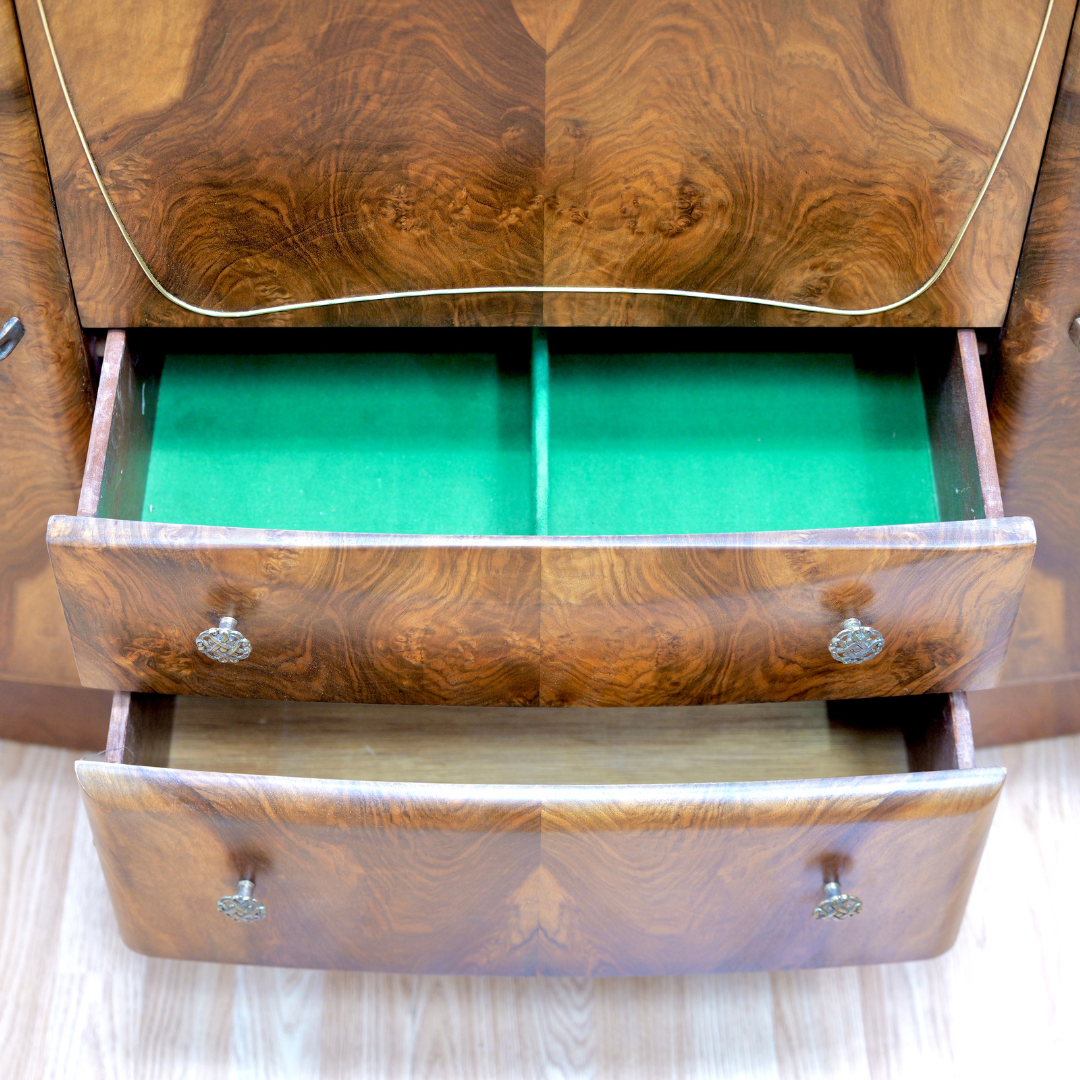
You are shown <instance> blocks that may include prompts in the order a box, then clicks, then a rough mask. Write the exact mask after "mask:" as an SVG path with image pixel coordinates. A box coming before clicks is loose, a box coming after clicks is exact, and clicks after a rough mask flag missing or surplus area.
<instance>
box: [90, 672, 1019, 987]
mask: <svg viewBox="0 0 1080 1080" xmlns="http://www.w3.org/2000/svg"><path fill="white" fill-rule="evenodd" d="M763 709H764V710H767V711H768V715H761V716H758V715H756V713H755V710H757V711H760V710H763ZM830 709H831V710H832V713H833V715H831V716H828V717H827V716H826V707H825V705H824V704H820V703H801V704H796V705H786V706H783V707H780V706H722V707H715V708H704V709H655V710H612V711H611V714H608V710H581V712H583V713H585V714H586V715H585V716H584V717H582V716H580V715H578V716H574V717H571V715H570V714H571V713H574V712H577V711H576V710H552V711H549V712H547V713H546V714H545V713H542V712H541V713H538V712H537V711H535V710H527V711H526V712H525V716H524V717H522V716H521V715H520V713H521V710H512V709H500V710H468V709H445V708H443V709H439V708H436V709H396V710H395V709H393V708H387V707H379V706H374V707H373V706H366V707H365V706H340V705H339V706H328V705H303V704H297V703H288V702H256V701H247V702H224V701H210V700H207V699H198V698H188V699H185V698H177V699H175V700H174V699H172V698H167V697H165V698H162V697H155V696H152V695H137V694H136V695H129V694H126V693H120V694H117V695H116V701H115V705H114V711H113V728H112V732H111V735H110V745H109V751H108V754H107V760H106V761H100V760H98V761H93V760H87V761H82V762H80V763H79V764H78V766H77V769H78V774H79V782H80V784H81V785H82V788H83V792H84V797H85V800H86V806H87V810H88V812H89V814H90V820H91V825H92V828H93V831H94V839H95V843H96V846H97V850H98V852H99V854H100V856H101V860H102V865H103V867H104V869H105V874H106V878H107V879H108V883H109V889H110V893H111V895H112V899H113V903H114V905H115V908H116V912H117V916H118V919H119V921H120V927H121V932H122V934H123V936H124V940H125V941H126V942H127V943H128V945H130V946H131V947H132V948H134V949H137V950H139V951H141V952H145V953H148V954H150V955H153V956H165V957H178V958H183V959H198V960H212V961H215V962H218V963H221V962H233V963H260V964H275V965H282V964H284V965H295V966H301V967H326V968H346V969H350V968H352V969H362V970H375V971H398V972H439V973H475V974H481V973H483V974H504V975H526V974H547V975H661V974H676V973H692V972H693V973H700V972H714V971H742V970H756V969H768V968H791V967H821V966H831V965H842V964H856V963H877V962H884V961H898V960H914V959H920V958H924V957H928V956H933V955H936V954H938V953H940V952H942V951H944V950H945V949H947V948H948V947H949V946H950V945H951V944H952V941H953V939H954V938H955V936H956V933H957V930H958V928H959V923H960V919H961V916H962V914H963V910H964V906H965V903H966V900H967V895H968V892H969V890H970V887H971V882H972V879H973V877H974V873H975V869H976V867H977V864H978V860H979V855H980V853H981V850H982V846H983V843H984V840H985V837H986V832H987V829H988V828H989V825H990V820H991V818H992V815H993V812H994V807H995V803H996V799H997V795H998V791H999V789H1000V787H1001V783H1002V780H1003V779H1004V770H1002V769H975V768H972V767H971V766H972V749H971V739H970V728H969V725H968V721H967V710H966V705H965V703H964V698H963V695H960V694H955V695H952V696H951V697H947V698H946V697H923V698H917V699H911V700H904V701H898V702H888V701H886V702H882V701H860V702H848V703H844V704H843V706H830ZM515 713H517V715H514V714H515ZM492 714H494V715H492ZM549 722H550V723H551V724H552V725H553V726H552V729H551V731H550V733H549V736H548V738H544V737H543V734H542V732H543V727H544V725H545V724H546V723H549ZM862 741H865V742H866V743H867V747H866V748H865V751H863V750H862V748H861V747H860V746H859V744H860V742H862ZM639 742H640V744H641V745H639ZM892 747H895V749H892ZM725 751H727V752H725ZM785 751H786V752H785ZM525 755H527V756H528V757H529V758H530V759H531V760H532V761H533V762H534V763H535V770H536V773H535V774H536V775H538V776H542V777H545V778H546V780H545V782H537V783H513V782H511V783H507V782H506V780H507V779H513V778H516V777H519V776H520V775H521V772H522V769H523V763H522V758H523V756H525ZM897 755H899V756H897ZM733 758H734V759H737V760H731V759H733ZM800 761H801V762H802V763H803V764H804V765H805V768H806V771H807V772H808V773H809V774H811V775H815V776H825V777H828V776H829V775H830V769H832V770H835V771H834V772H833V774H832V778H826V779H794V780H792V779H786V780H785V779H770V778H771V777H783V776H791V775H793V770H795V769H798V767H799V763H800ZM328 762H332V764H331V766H330V767H331V768H332V769H333V770H334V773H335V775H337V776H339V777H348V778H347V779H318V778H315V777H317V775H318V769H319V767H320V765H322V764H326V763H328ZM179 763H182V767H180V768H177V767H175V766H176V764H179ZM268 767H273V768H275V769H276V770H277V772H278V773H279V775H268V774H263V773H261V772H260V770H262V769H266V768H268ZM220 769H228V770H230V771H228V772H223V771H218V770H220ZM881 769H899V770H902V771H894V772H888V773H886V774H883V775H872V774H871V775H865V774H864V775H849V774H850V773H851V772H856V773H873V771H875V770H881ZM908 769H912V770H916V771H913V772H908V771H907V770H908ZM200 770H201V771H200ZM207 770H214V771H207ZM920 770H928V771H920ZM410 771H411V772H412V774H413V775H418V776H421V777H423V782H419V781H410V780H408V779H397V777H401V776H403V775H404V776H408V775H409V774H410ZM620 772H621V773H622V774H623V779H622V780H621V782H620V779H619V774H620ZM650 774H651V775H652V776H653V777H656V778H658V779H659V780H660V781H661V782H659V783H650V782H647V779H648V777H649V776H650ZM794 775H796V776H797V775H799V774H798V773H797V772H795V773H794ZM387 776H389V777H393V778H394V779H384V778H385V777H387ZM710 776H711V777H713V778H715V779H714V781H713V782H707V781H708V780H709V778H710ZM732 777H736V778H738V777H741V779H729V778H732ZM643 780H645V781H646V782H642V781H643ZM432 781H434V782H432ZM240 879H247V880H253V881H254V883H255V896H256V898H257V899H258V900H260V901H261V902H262V903H263V904H264V905H265V907H266V912H267V914H266V917H265V918H264V919H263V920H262V921H259V922H256V923H251V924H240V923H236V922H232V921H230V920H229V919H227V918H226V917H224V916H223V915H222V914H220V913H219V912H218V911H217V910H216V906H215V905H216V901H217V899H218V898H219V897H221V896H223V895H229V894H231V893H233V892H234V891H235V889H236V886H237V882H238V880H240ZM837 879H838V880H839V881H840V883H841V885H842V887H843V888H844V890H845V891H846V892H848V893H853V894H856V895H857V896H858V897H859V898H860V899H861V900H862V902H863V905H864V910H863V912H862V913H861V914H860V915H858V916H857V917H854V918H850V919H847V920H845V921H843V922H839V923H836V922H831V921H821V920H817V919H815V918H814V917H813V910H814V906H815V904H817V903H818V902H819V901H820V900H821V899H823V896H824V893H823V885H824V883H825V882H827V881H830V880H837Z"/></svg>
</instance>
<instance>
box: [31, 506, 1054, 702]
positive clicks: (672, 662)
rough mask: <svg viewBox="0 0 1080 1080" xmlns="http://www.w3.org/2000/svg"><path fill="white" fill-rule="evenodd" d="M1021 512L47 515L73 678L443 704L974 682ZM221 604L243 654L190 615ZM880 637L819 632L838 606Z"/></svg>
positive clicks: (212, 612) (109, 685) (1022, 527)
mask: <svg viewBox="0 0 1080 1080" xmlns="http://www.w3.org/2000/svg"><path fill="white" fill-rule="evenodd" d="M1034 542H1035V538H1034V531H1033V528H1032V525H1031V522H1030V521H1029V520H1028V519H1026V518H1004V519H996V520H994V519H990V520H977V521H962V522H951V523H946V524H932V525H915V526H887V527H881V528H860V529H834V530H819V531H808V532H800V533H756V534H736V535H727V536H700V537H693V538H686V537H647V538H632V537H629V538H599V539H581V540H577V539H573V540H566V539H559V538H551V537H520V538H482V537H481V538H468V537H466V538H454V537H438V538H424V537H393V536H379V537H375V536H360V535H347V534H332V533H301V532H267V531H261V530H251V529H229V528H210V527H198V526H174V525H159V524H153V523H145V522H132V521H120V520H114V519H105V518H88V517H82V518H76V517H57V518H54V519H53V520H52V522H51V525H50V530H49V546H50V550H51V552H52V559H53V568H54V571H55V573H56V579H57V583H58V585H59V588H60V594H61V597H62V598H63V601H64V607H65V610H66V612H67V618H68V625H69V629H70V631H71V637H72V641H73V643H74V646H75V653H76V657H77V659H78V662H79V670H80V673H81V676H82V679H83V681H84V683H85V684H86V685H89V686H95V687H102V688H106V689H120V690H134V691H149V692H155V693H168V694H172V693H181V694H203V695H212V696H213V695H216V696H224V697H263V698H292V699H300V700H325V701H359V702H370V703H378V702H385V703H399V704H446V705H613V706H614V705H663V704H672V705H682V704H685V705H694V704H712V703H722V702H734V701H770V700H773V701H776V700H795V699H805V698H816V699H827V698H844V697H877V696H886V695H895V694H923V693H937V692H945V691H951V690H958V689H973V688H979V687H983V686H990V685H992V684H993V680H994V677H995V675H996V672H997V669H998V667H999V666H1000V664H1001V661H1002V658H1003V656H1004V652H1005V648H1006V646H1007V644H1008V640H1009V634H1010V632H1011V630H1012V624H1013V620H1014V618H1015V614H1016V608H1017V605H1018V603H1019V599H1020V595H1021V592H1022V590H1023V583H1024V578H1025V575H1026V573H1027V569H1028V566H1029V564H1030V561H1031V557H1032V553H1033V550H1034ZM222 616H228V617H234V618H236V619H237V620H238V626H239V631H240V632H241V633H242V634H244V635H245V636H246V637H247V638H248V639H249V640H250V642H251V645H252V648H251V654H250V656H249V657H247V658H246V659H244V660H241V661H240V662H238V663H219V662H217V661H215V660H213V659H210V658H209V657H207V656H206V655H203V654H202V653H200V652H199V651H198V649H197V648H196V644H195V641H196V637H197V636H198V635H199V634H200V633H201V632H202V631H204V630H207V629H209V628H211V627H214V626H216V625H217V624H218V620H219V619H220V618H221V617H222ZM849 617H857V618H860V619H861V620H862V621H863V622H864V623H866V624H868V625H873V626H874V627H875V628H876V629H877V630H878V631H879V632H880V633H881V634H882V635H883V637H884V640H885V645H884V648H883V650H882V652H881V653H880V655H879V656H877V657H876V658H874V659H872V660H869V661H867V662H866V663H862V664H842V663H840V662H838V661H837V660H835V659H834V658H833V657H832V655H831V654H830V651H829V645H830V642H831V641H832V639H833V637H834V635H836V634H837V633H838V631H840V630H841V627H842V625H843V623H844V620H845V619H847V618H849Z"/></svg>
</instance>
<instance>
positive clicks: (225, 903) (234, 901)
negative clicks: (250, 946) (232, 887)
mask: <svg viewBox="0 0 1080 1080" xmlns="http://www.w3.org/2000/svg"><path fill="white" fill-rule="evenodd" d="M254 891H255V882H254V881H248V880H246V879H245V880H244V881H241V882H240V884H239V885H237V886H236V895H235V896H223V897H222V898H221V899H220V900H219V901H218V902H217V909H218V911H220V912H221V914H222V915H228V916H229V918H230V919H235V920H236V921H237V922H258V921H259V920H260V919H265V918H266V906H265V905H264V904H263V903H262V902H261V901H259V900H256V899H255V897H254V896H252V895H251V894H252V893H253V892H254Z"/></svg>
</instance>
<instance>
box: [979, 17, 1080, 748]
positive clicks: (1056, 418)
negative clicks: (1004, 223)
mask: <svg viewBox="0 0 1080 1080" xmlns="http://www.w3.org/2000/svg"><path fill="white" fill-rule="evenodd" d="M1078 161H1080V35H1077V34H1076V33H1075V32H1074V34H1073V38H1072V42H1071V44H1070V48H1069V55H1068V58H1067V62H1066V64H1065V69H1064V74H1063V76H1062V82H1061V88H1060V92H1059V95H1058V100H1057V104H1056V106H1055V111H1054V121H1053V124H1052V126H1051V129H1050V134H1049V137H1048V140H1047V145H1046V156H1045V160H1044V164H1043V169H1042V172H1041V174H1040V178H1039V187H1038V191H1037V193H1036V198H1035V202H1034V206H1033V209H1032V216H1031V224H1030V226H1029V229H1028V236H1027V242H1026V246H1025V249H1024V255H1023V258H1022V259H1021V261H1020V269H1019V274H1018V276H1017V282H1016V292H1015V294H1014V297H1013V301H1012V305H1011V307H1010V309H1009V318H1008V321H1007V323H1006V325H1005V332H1004V337H1003V339H1002V343H1001V354H1000V372H999V375H998V377H997V380H996V382H995V383H994V386H993V393H992V396H991V401H990V414H991V418H992V422H993V431H994V445H995V448H996V450H997V456H998V466H999V468H1000V471H1001V484H1002V496H1003V499H1004V504H1005V510H1006V512H1007V513H1010V514H1018V513H1019V514H1028V515H1030V516H1031V517H1032V518H1034V519H1035V523H1036V527H1037V528H1038V530H1039V549H1038V554H1037V556H1036V559H1035V562H1034V564H1033V566H1032V572H1031V579H1030V581H1029V584H1028V588H1027V591H1026V593H1025V596H1024V599H1023V602H1022V604H1021V608H1020V613H1019V618H1018V620H1017V628H1016V634H1015V636H1014V638H1013V643H1012V646H1011V648H1010V651H1009V655H1008V658H1007V661H1006V664H1005V667H1004V669H1003V671H1002V682H1003V683H1004V684H1006V685H1010V686H1019V685H1021V684H1025V683H1049V682H1051V681H1054V682H1056V681H1057V680H1061V679H1066V678H1076V677H1080V547H1078V545H1077V536H1078V535H1080V484H1078V483H1077V475H1078V472H1080V354H1078V352H1077V348H1076V346H1075V345H1074V344H1073V342H1072V341H1070V339H1069V328H1070V325H1071V324H1072V321H1073V319H1074V318H1075V317H1076V315H1077V313H1078V312H1080V278H1078V276H1077V273H1076V267H1077V260H1078V259H1080V172H1078V168H1077V163H1078ZM1011 700H1015V698H1012V699H1011ZM1071 700H1072V695H1071V694H1068V693H1065V694H1064V695H1063V696H1060V695H1059V694H1058V692H1057V690H1056V689H1052V688H1050V687H1046V688H1044V689H1039V690H1033V691H1032V694H1031V696H1030V698H1029V699H1028V702H1027V706H1026V709H1025V710H1023V711H1022V712H1021V713H1018V714H1017V720H1018V722H1019V725H1020V726H1018V727H1017V728H1016V729H1015V738H1023V737H1026V736H1025V732H1026V731H1033V732H1035V731H1042V732H1046V733H1050V732H1052V731H1061V730H1077V729H1080V711H1078V710H1076V709H1075V707H1073V705H1071V704H1070V701H1071ZM1042 708H1049V709H1052V710H1053V715H1046V716H1044V717H1043V718H1042V719H1035V718H1034V717H1033V716H1032V715H1031V714H1032V712H1033V710H1036V709H1042ZM1059 710H1060V711H1059ZM1032 725H1034V726H1032ZM1067 725H1071V727H1069V726H1067ZM994 728H995V734H994V736H993V737H994V738H999V737H1002V735H1003V732H1002V729H1001V728H1000V726H999V725H998V724H997V722H996V721H995V722H994Z"/></svg>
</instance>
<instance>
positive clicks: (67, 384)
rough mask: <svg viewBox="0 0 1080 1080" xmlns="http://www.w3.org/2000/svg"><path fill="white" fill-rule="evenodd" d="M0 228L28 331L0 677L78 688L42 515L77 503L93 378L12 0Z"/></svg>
mask: <svg viewBox="0 0 1080 1080" xmlns="http://www.w3.org/2000/svg"><path fill="white" fill-rule="evenodd" d="M0 237H2V245H3V264H2V273H0V321H5V320H7V319H8V318H10V317H11V316H17V317H18V318H20V319H21V320H22V322H23V325H24V327H25V329H26V336H25V337H24V338H23V340H22V341H21V342H20V343H19V344H18V345H17V346H16V347H15V349H14V350H13V351H12V352H11V354H10V355H9V356H8V357H7V358H6V359H5V360H0V678H8V679H17V680H20V681H25V682H35V683H52V684H58V685H74V686H77V685H78V682H79V677H78V674H77V672H76V670H75V660H74V657H73V656H72V652H71V645H70V643H69V641H68V635H67V630H66V628H65V626H64V615H63V611H62V610H61V607H60V601H59V598H58V597H57V594H56V586H55V584H54V583H53V579H52V573H51V571H50V569H49V558H48V554H47V552H46V548H45V525H46V523H47V521H48V519H49V516H50V515H51V514H63V513H72V512H73V511H74V509H75V507H76V505H77V504H78V500H79V483H80V478H81V476H82V469H83V462H84V460H85V458H86V445H87V440H88V439H89V435H90V420H91V397H90V395H91V388H90V381H89V374H88V372H87V364H86V356H85V352H84V346H83V337H82V331H81V329H80V326H79V320H78V316H77V314H76V311H75V302H74V299H73V297H72V294H71V284H70V282H69V280H68V273H67V263H66V261H65V257H64V250H63V245H62V243H61V239H60V231H59V226H58V225H57V221H56V213H55V209H54V207H53V201H52V193H51V190H50V187H49V177H48V174H47V172H46V168H45V160H44V157H43V155H42V149H41V138H40V135H39V133H38V126H37V119H36V117H35V114H34V104H33V101H32V99H31V96H30V89H29V85H28V82H27V77H26V67H25V64H24V62H23V54H22V46H21V43H20V39H19V29H18V26H17V24H16V21H15V12H14V9H13V7H12V6H11V4H10V3H9V2H7V0H0Z"/></svg>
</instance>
